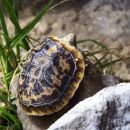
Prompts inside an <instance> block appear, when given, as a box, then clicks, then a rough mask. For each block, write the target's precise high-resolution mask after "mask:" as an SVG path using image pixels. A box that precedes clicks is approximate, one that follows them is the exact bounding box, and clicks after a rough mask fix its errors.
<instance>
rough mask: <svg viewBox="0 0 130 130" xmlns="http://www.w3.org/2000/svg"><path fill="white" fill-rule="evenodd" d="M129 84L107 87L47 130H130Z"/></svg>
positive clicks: (78, 105)
mask: <svg viewBox="0 0 130 130" xmlns="http://www.w3.org/2000/svg"><path fill="white" fill-rule="evenodd" d="M129 101H130V83H121V84H118V85H116V86H112V87H107V88H104V89H103V90H101V91H100V92H98V93H97V94H96V95H94V96H93V97H90V98H87V99H85V100H84V101H82V102H80V103H79V104H77V105H76V106H75V107H74V108H73V109H71V110H70V111H69V112H68V113H66V114H65V115H64V116H63V117H61V118H60V119H59V120H57V121H56V122H55V123H54V124H53V125H51V126H50V127H49V128H48V130H130V102H129Z"/></svg>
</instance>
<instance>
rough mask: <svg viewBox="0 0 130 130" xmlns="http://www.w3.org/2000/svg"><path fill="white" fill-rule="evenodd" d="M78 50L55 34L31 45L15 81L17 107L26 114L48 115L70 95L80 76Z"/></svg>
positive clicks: (81, 60) (82, 63)
mask: <svg viewBox="0 0 130 130" xmlns="http://www.w3.org/2000/svg"><path fill="white" fill-rule="evenodd" d="M84 69H85V65H84V60H83V56H82V54H81V53H80V51H79V50H77V49H76V48H75V47H74V46H72V45H71V44H70V43H67V42H66V41H65V40H61V39H59V38H57V37H55V36H51V37H47V38H46V39H45V40H44V42H43V43H42V44H40V45H38V46H37V47H34V48H32V49H31V50H30V51H29V52H28V54H27V56H26V59H25V62H24V63H22V70H21V72H20V75H19V82H18V99H19V103H20V107H21V108H22V110H23V111H24V112H25V113H26V114H28V115H38V116H42V115H49V114H52V113H54V112H57V111H59V110H60V109H62V108H63V107H64V106H65V105H66V104H67V103H68V102H69V100H70V99H71V98H72V97H73V95H74V93H75V91H76V90H77V88H78V86H79V83H80V82H81V80H82V79H83V76H84Z"/></svg>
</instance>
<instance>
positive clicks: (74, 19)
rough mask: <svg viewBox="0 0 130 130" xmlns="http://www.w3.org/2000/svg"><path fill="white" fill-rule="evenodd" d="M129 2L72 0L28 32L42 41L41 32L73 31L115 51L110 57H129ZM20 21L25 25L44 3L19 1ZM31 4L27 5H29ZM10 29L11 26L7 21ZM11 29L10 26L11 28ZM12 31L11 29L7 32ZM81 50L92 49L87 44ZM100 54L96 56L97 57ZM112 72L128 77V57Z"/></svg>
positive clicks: (92, 49) (62, 33)
mask: <svg viewBox="0 0 130 130" xmlns="http://www.w3.org/2000/svg"><path fill="white" fill-rule="evenodd" d="M129 3H130V1H129V0H124V1H122V0H115V1H112V0H97V1H95V0H72V1H71V2H66V3H64V4H62V5H60V6H58V7H56V8H55V9H53V10H51V11H50V12H48V13H47V14H46V15H45V16H44V17H43V18H42V19H41V20H40V22H39V23H38V24H37V25H36V27H35V28H34V29H33V30H32V31H31V32H30V35H31V36H32V37H34V38H38V39H39V40H41V41H42V39H43V36H45V35H51V34H53V35H57V36H59V37H62V36H65V35H66V34H68V33H71V32H73V33H75V34H76V35H77V39H94V40H97V41H99V42H103V43H104V44H105V45H107V46H108V48H109V49H110V50H111V51H112V52H113V53H114V54H115V56H114V59H116V58H118V57H121V58H125V57H129V54H130V15H129V14H130V4H129ZM22 4H23V5H25V6H24V7H22V5H21V7H22V9H21V16H20V23H21V26H22V27H23V26H25V25H26V24H27V23H28V22H29V21H30V20H31V19H33V18H34V16H35V15H36V14H37V13H38V12H39V10H40V8H41V7H42V6H43V5H44V2H43V1H42V2H41V1H38V0H37V2H32V3H31V2H30V0H27V1H26V2H23V3H22ZM30 4H31V5H30ZM8 26H9V28H10V29H11V28H12V26H11V24H10V22H8ZM11 30H12V29H11ZM11 33H12V34H13V31H12V32H11ZM81 49H84V50H87V51H90V52H91V51H94V50H95V46H94V45H93V44H91V43H89V44H83V45H81ZM102 55H103V54H98V55H96V56H97V57H98V58H99V57H101V56H102ZM111 72H112V74H114V75H116V76H118V77H121V78H123V79H129V77H130V60H129V58H127V60H125V61H123V62H118V63H116V64H114V65H113V67H112V71H111Z"/></svg>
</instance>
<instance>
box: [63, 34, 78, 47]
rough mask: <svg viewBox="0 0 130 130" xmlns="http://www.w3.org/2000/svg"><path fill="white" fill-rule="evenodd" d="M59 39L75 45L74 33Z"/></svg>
mask: <svg viewBox="0 0 130 130" xmlns="http://www.w3.org/2000/svg"><path fill="white" fill-rule="evenodd" d="M61 40H62V41H63V42H65V43H68V44H71V45H73V46H75V47H76V35H75V34H74V33H70V34H68V35H66V36H65V37H63V38H62V39H61Z"/></svg>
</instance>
